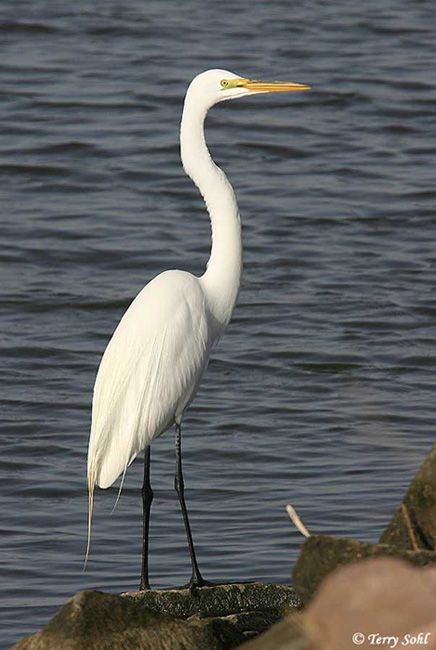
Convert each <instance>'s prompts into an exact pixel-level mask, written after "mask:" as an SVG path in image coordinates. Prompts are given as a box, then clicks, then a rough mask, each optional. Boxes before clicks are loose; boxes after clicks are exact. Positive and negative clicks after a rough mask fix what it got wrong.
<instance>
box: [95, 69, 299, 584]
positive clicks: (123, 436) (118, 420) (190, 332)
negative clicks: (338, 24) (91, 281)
mask: <svg viewBox="0 0 436 650" xmlns="http://www.w3.org/2000/svg"><path fill="white" fill-rule="evenodd" d="M308 89H309V86H306V85H305V84H299V83H290V82H278V81H272V82H270V81H268V82H266V81H253V80H251V79H245V78H243V77H240V76H238V75H236V74H233V73H232V72H228V71H227V70H207V71H206V72H203V73H201V74H199V75H198V76H197V77H195V78H194V79H193V81H192V82H191V84H190V86H189V88H188V91H187V93H186V97H185V103H184V108H183V115H182V122H181V128H180V146H181V158H182V163H183V167H184V170H185V172H186V173H187V175H188V176H190V178H191V179H192V181H193V182H194V184H195V185H196V186H197V187H198V189H199V190H200V192H201V194H202V196H203V198H204V201H205V203H206V207H207V210H208V212H209V216H210V220H211V226H212V248H211V253H210V258H209V261H208V263H207V268H206V271H205V273H204V274H203V275H202V276H200V277H196V276H195V275H191V273H187V272H185V271H176V270H172V271H165V272H163V273H161V274H160V275H158V276H157V277H155V278H154V279H153V280H151V282H149V283H148V284H147V285H146V286H145V287H144V288H143V289H142V291H141V292H140V293H139V294H138V295H137V296H136V298H135V299H134V301H133V302H132V304H131V305H130V307H129V308H128V309H127V311H126V313H125V314H124V316H123V317H122V319H121V321H120V323H119V324H118V327H117V328H116V330H115V332H114V334H113V336H112V338H111V340H110V341H109V343H108V346H107V348H106V350H105V352H104V354H103V358H102V360H101V363H100V367H99V369H98V373H97V378H96V381H95V387H94V396H93V403H92V424H91V434H90V439H89V449H88V491H89V520H88V545H87V550H86V557H88V554H89V544H90V533H91V521H92V508H93V496H94V488H95V485H98V486H99V487H101V488H108V487H110V486H111V485H112V484H113V483H114V481H115V480H116V479H117V478H118V477H119V476H120V475H121V474H122V476H123V479H124V474H125V472H126V469H127V467H128V466H129V465H130V463H131V462H132V461H133V460H134V458H135V457H136V456H137V454H138V453H139V452H140V451H141V450H142V449H145V458H144V483H143V487H142V500H143V549H142V550H143V555H142V571H141V583H140V588H141V589H149V588H150V584H149V578H148V533H149V519H150V507H151V502H152V499H153V492H152V489H151V485H150V443H151V442H152V440H154V438H157V437H158V436H160V435H161V434H162V433H164V431H166V430H167V429H168V428H169V427H170V426H171V425H172V424H175V425H176V474H175V489H176V491H177V494H178V497H179V501H180V506H181V510H182V515H183V521H184V525H185V531H186V536H187V540H188V545H189V553H190V556H191V565H192V575H191V579H190V582H189V586H190V588H191V589H192V588H194V587H196V586H201V585H204V584H206V583H205V581H204V580H203V578H202V576H201V573H200V570H199V568H198V564H197V560H196V557H195V551H194V544H193V541H192V535H191V529H190V525H189V519H188V513H187V510H186V504H185V498H184V483H183V474H182V458H181V423H182V418H183V414H184V412H185V410H186V408H187V407H188V406H189V404H190V403H191V401H192V399H193V397H194V395H195V393H196V390H197V388H198V385H199V383H200V380H201V377H202V375H203V372H204V370H205V368H206V366H207V363H208V360H209V355H210V352H211V349H212V347H213V346H214V344H215V343H216V342H217V341H218V339H219V338H220V336H221V335H222V334H223V332H224V330H225V328H226V326H227V324H228V322H229V321H230V318H231V316H232V312H233V308H234V306H235V303H236V299H237V297H238V292H239V284H240V280H241V272H242V243H241V225H240V218H239V211H238V205H237V203H236V198H235V194H234V192H233V188H232V186H231V185H230V183H229V181H228V180H227V177H226V175H225V174H224V172H223V171H222V170H221V169H220V168H219V167H217V165H216V164H215V163H214V162H213V160H212V158H211V156H210V154H209V151H208V149H207V146H206V142H205V138H204V120H205V117H206V114H207V111H208V110H209V108H211V107H212V106H213V105H214V104H217V103H218V102H221V101H224V100H227V99H235V98H236V97H245V96H246V95H254V94H257V93H271V92H288V91H300V90H308Z"/></svg>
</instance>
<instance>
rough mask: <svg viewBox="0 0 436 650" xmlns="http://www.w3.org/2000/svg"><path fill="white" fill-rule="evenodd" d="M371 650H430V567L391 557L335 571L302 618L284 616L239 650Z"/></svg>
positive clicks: (434, 621) (434, 586) (434, 609)
mask: <svg viewBox="0 0 436 650" xmlns="http://www.w3.org/2000/svg"><path fill="white" fill-rule="evenodd" d="M383 637H385V640H384V641H383ZM387 637H389V638H390V639H391V640H387ZM353 639H354V640H353ZM396 639H397V641H395V640H396ZM375 646H376V647H388V648H393V647H403V646H409V647H421V646H425V648H426V650H436V567H426V568H415V567H412V566H411V565H410V564H408V563H406V562H404V561H400V560H396V559H391V558H372V559H368V560H364V561H362V562H358V563H356V564H352V565H350V566H346V567H341V568H340V569H337V570H336V571H334V572H333V573H332V574H331V575H330V576H329V577H328V578H327V579H326V580H325V581H324V582H323V584H322V585H321V587H320V589H319V591H318V592H317V594H316V595H315V597H314V598H313V600H312V601H311V602H310V604H309V605H308V607H307V608H306V609H305V610H304V611H303V613H301V614H299V613H297V614H292V615H291V616H288V617H286V618H285V619H284V620H283V621H281V622H280V623H278V624H276V625H274V626H273V627H272V628H271V629H270V630H268V631H267V632H265V633H264V634H262V635H260V636H259V637H257V638H256V639H254V640H253V641H250V642H248V643H246V644H244V645H242V646H241V650H309V648H310V650H351V648H357V647H359V648H363V649H369V648H374V647H375Z"/></svg>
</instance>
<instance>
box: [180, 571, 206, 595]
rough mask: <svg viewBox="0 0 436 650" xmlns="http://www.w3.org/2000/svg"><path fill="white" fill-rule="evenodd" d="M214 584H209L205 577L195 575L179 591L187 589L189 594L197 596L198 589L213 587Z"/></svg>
mask: <svg viewBox="0 0 436 650" xmlns="http://www.w3.org/2000/svg"><path fill="white" fill-rule="evenodd" d="M213 586H214V583H213V582H209V581H208V580H205V579H204V578H203V576H201V575H194V576H192V578H191V579H190V581H189V582H188V584H187V585H183V586H182V587H179V589H187V590H189V593H190V594H191V596H196V595H197V592H198V589H200V588H201V587H213Z"/></svg>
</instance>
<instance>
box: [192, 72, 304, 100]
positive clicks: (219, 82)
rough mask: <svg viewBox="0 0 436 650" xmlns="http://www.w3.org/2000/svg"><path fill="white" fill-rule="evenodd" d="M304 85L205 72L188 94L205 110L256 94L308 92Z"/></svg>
mask: <svg viewBox="0 0 436 650" xmlns="http://www.w3.org/2000/svg"><path fill="white" fill-rule="evenodd" d="M309 89H310V86H307V85H306V84H300V83H294V82H290V81H257V80H254V79H246V78H245V77H240V76H239V75H237V74H234V73H233V72H229V71H228V70H206V72H202V73H201V74H199V75H197V76H196V77H195V78H194V79H193V80H192V82H191V84H190V86H189V89H188V94H189V95H190V98H191V99H194V100H196V101H198V103H200V104H202V105H204V106H205V107H206V108H210V107H211V106H213V105H214V104H217V103H218V102H222V101H225V100H227V99H236V98H237V97H245V96H246V95H257V94H258V93H277V92H295V91H302V90H309Z"/></svg>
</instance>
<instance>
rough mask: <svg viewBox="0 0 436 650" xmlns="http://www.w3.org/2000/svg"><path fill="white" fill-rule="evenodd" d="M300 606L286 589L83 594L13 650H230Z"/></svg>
mask: <svg viewBox="0 0 436 650" xmlns="http://www.w3.org/2000/svg"><path fill="white" fill-rule="evenodd" d="M300 605H301V602H300V601H299V599H298V597H297V596H296V594H295V592H294V590H293V589H292V588H291V587H286V586H282V585H263V584H259V583H248V584H239V585H238V584H231V585H215V586H212V587H203V588H201V589H197V590H196V592H195V593H194V594H191V593H190V592H189V590H183V589H181V590H176V589H169V590H159V591H158V590H156V591H155V590H147V591H143V592H135V593H133V594H123V595H122V596H118V595H115V594H106V593H102V592H99V591H91V590H89V591H81V592H79V593H77V594H76V595H75V596H74V597H73V598H72V599H71V600H69V601H68V602H67V603H66V604H65V605H63V606H62V607H61V609H60V610H59V611H58V612H57V614H56V615H55V616H54V617H53V619H52V620H51V621H50V622H49V623H48V624H47V625H46V626H45V627H44V628H43V629H42V630H40V631H39V632H37V633H36V634H33V635H32V636H30V637H27V638H26V639H23V640H22V641H20V642H18V643H17V644H16V645H15V646H14V650H49V649H50V650H117V649H118V648H122V649H123V650H138V648H141V650H204V649H205V648H207V649H208V650H230V649H231V648H235V647H237V646H239V645H240V644H241V643H243V642H244V641H246V640H247V639H249V638H252V637H253V636H255V635H256V634H258V633H259V632H262V631H264V630H266V629H268V628H269V627H270V626H271V625H272V624H273V623H275V622H276V621H278V620H279V619H280V618H281V616H282V615H283V614H284V613H286V612H289V611H293V610H294V609H295V608H296V607H298V606H300Z"/></svg>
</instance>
